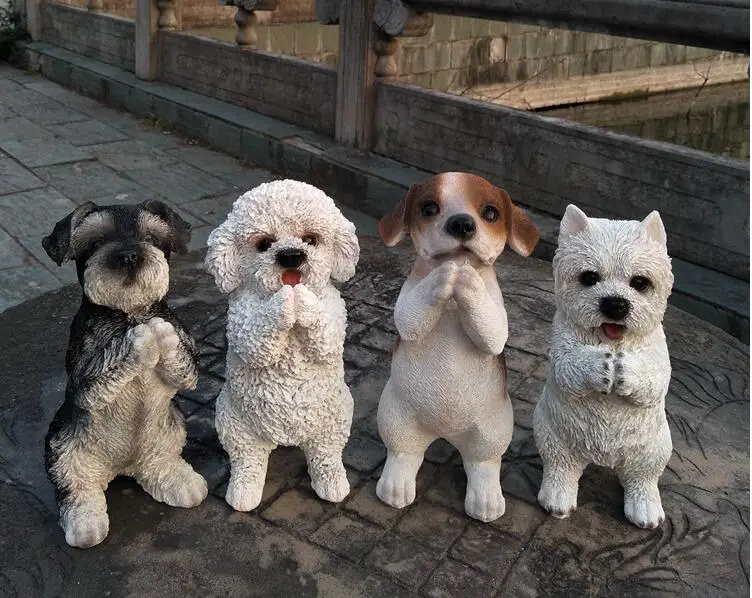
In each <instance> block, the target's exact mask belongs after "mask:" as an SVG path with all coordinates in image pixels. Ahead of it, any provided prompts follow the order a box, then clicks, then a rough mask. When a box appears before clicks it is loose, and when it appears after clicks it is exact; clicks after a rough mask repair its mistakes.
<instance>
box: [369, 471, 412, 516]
mask: <svg viewBox="0 0 752 598" xmlns="http://www.w3.org/2000/svg"><path fill="white" fill-rule="evenodd" d="M376 496H378V497H379V500H381V501H382V502H384V503H386V504H388V505H389V506H390V507H394V508H395V509H403V508H404V507H406V506H407V505H410V504H412V502H413V501H414V500H415V477H408V476H405V475H399V474H396V475H395V474H387V473H386V472H385V473H382V474H381V477H380V478H379V481H378V483H377V484H376Z"/></svg>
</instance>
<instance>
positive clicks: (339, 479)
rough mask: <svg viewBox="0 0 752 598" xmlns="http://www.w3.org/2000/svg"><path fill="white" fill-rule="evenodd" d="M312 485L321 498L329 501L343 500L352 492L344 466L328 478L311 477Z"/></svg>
mask: <svg viewBox="0 0 752 598" xmlns="http://www.w3.org/2000/svg"><path fill="white" fill-rule="evenodd" d="M311 487H312V488H313V491H314V492H315V493H316V494H317V495H318V497H319V498H320V499H321V500H326V501H329V502H341V501H343V500H345V498H347V495H348V494H350V482H348V481H347V474H346V473H345V468H344V467H342V470H341V471H338V472H337V473H336V474H334V475H329V476H327V477H326V478H323V477H320V478H317V479H313V478H311Z"/></svg>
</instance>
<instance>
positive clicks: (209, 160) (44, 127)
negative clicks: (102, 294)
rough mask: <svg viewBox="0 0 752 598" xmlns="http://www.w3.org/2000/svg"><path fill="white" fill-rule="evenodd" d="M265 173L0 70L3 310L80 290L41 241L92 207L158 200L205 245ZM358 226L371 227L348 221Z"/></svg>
mask: <svg viewBox="0 0 752 598" xmlns="http://www.w3.org/2000/svg"><path fill="white" fill-rule="evenodd" d="M273 178H275V177H274V175H273V174H272V173H270V172H269V171H267V170H263V169H259V168H254V167H252V166H250V165H248V164H245V163H241V162H240V161H238V160H236V159H234V158H232V157H230V156H228V155H226V154H222V153H219V152H215V151H212V150H210V149H208V148H206V147H202V146H201V145H199V144H198V143H197V142H196V141H195V140H190V139H186V138H185V137H182V136H179V135H175V134H171V133H169V132H166V131H163V130H161V129H159V128H158V127H156V126H155V125H154V123H150V122H147V121H144V120H142V119H138V118H136V117H134V116H132V115H130V114H127V113H125V112H120V111H118V110H113V109H112V108H108V107H106V106H104V105H103V104H101V103H99V102H97V101H96V100H92V99H90V98H87V97H85V96H81V95H78V94H76V93H75V92H72V91H70V90H68V89H66V88H64V87H62V86H60V85H58V84H57V83H53V82H52V81H48V80H47V79H45V78H44V77H42V76H40V75H36V74H30V73H26V72H24V71H20V70H18V69H15V68H13V67H10V66H8V65H3V64H0V311H2V310H4V309H6V308H8V307H10V306H12V305H16V304H18V303H21V302H23V301H25V300H27V299H31V298H33V297H36V296H38V295H41V294H42V293H45V292H47V291H51V290H54V289H57V288H60V287H61V286H62V285H64V284H67V283H70V282H75V280H76V274H75V271H74V270H71V269H70V268H58V267H57V266H56V265H55V264H54V263H53V262H52V260H50V259H49V257H47V255H46V254H45V252H44V250H43V249H42V245H41V239H42V237H43V236H44V235H46V234H48V233H49V232H50V231H51V230H52V227H53V226H54V224H55V222H57V221H58V220H59V219H60V218H62V217H63V216H65V215H66V214H68V213H69V212H70V211H71V210H73V209H74V208H75V206H76V205H79V204H81V203H83V202H85V201H93V202H95V203H99V204H116V203H136V202H139V201H144V200H146V199H153V198H156V199H161V200H162V201H165V202H166V203H168V204H170V205H171V206H173V207H174V208H176V209H177V211H178V212H179V213H180V214H181V215H182V216H183V217H184V218H186V220H188V221H189V222H190V223H191V225H192V226H193V229H194V231H193V239H192V245H191V247H192V248H194V249H195V248H199V247H203V246H204V245H205V244H206V238H207V237H208V236H209V233H210V232H211V230H212V229H213V228H214V227H215V226H216V225H218V224H219V223H220V222H222V220H224V217H225V216H226V214H227V212H228V211H229V209H230V206H231V205H232V202H233V201H234V200H235V199H236V198H237V197H238V195H239V194H240V193H242V192H243V191H246V190H248V189H250V188H252V187H255V186H256V185H259V184H260V183H263V182H265V181H269V180H272V179H273ZM348 216H350V217H351V218H352V219H353V220H354V221H355V223H356V225H358V224H359V225H360V227H359V228H361V229H362V228H363V226H365V227H366V228H367V229H370V230H373V227H374V223H373V221H372V219H369V218H368V217H366V216H363V215H359V214H357V213H355V214H353V213H352V212H350V213H348Z"/></svg>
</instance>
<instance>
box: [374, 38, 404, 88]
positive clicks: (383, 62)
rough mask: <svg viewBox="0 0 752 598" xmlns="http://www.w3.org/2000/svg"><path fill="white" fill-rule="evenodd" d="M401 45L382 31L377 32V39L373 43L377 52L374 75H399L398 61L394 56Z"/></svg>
mask: <svg viewBox="0 0 752 598" xmlns="http://www.w3.org/2000/svg"><path fill="white" fill-rule="evenodd" d="M398 47H399V43H398V42H397V40H396V39H394V38H393V37H392V36H391V35H387V34H386V33H384V32H383V31H382V30H381V29H378V30H377V33H376V39H375V40H374V42H373V51H374V52H376V56H377V58H376V67H375V70H374V74H375V75H376V76H377V77H396V76H397V74H398V69H397V61H396V60H395V57H394V55H395V54H396V53H397V48H398Z"/></svg>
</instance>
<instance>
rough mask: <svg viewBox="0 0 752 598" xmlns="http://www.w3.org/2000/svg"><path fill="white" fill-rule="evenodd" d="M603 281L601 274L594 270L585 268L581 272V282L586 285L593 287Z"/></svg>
mask: <svg viewBox="0 0 752 598" xmlns="http://www.w3.org/2000/svg"><path fill="white" fill-rule="evenodd" d="M600 281H601V277H600V274H598V273H597V272H593V271H592V270H585V272H583V273H582V274H580V284H581V285H582V286H584V287H592V286H594V285H596V284H598V283H599V282H600Z"/></svg>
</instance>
